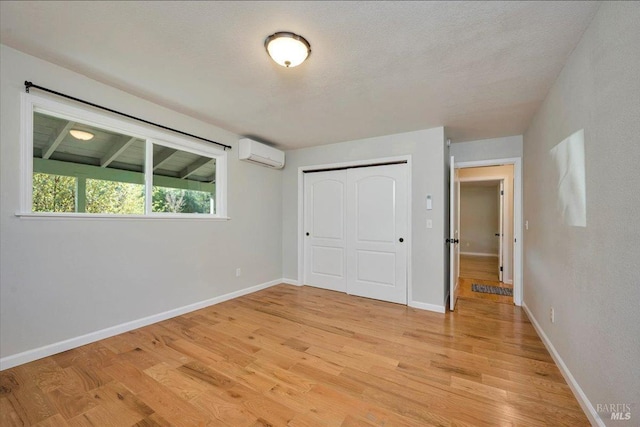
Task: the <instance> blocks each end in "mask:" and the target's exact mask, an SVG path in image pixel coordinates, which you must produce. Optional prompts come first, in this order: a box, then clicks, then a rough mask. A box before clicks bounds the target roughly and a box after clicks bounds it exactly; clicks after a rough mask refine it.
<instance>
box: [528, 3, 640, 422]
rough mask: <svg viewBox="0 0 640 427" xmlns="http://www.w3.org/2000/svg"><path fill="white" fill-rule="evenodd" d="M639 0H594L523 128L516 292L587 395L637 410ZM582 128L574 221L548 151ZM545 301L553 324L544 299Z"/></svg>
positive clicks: (639, 338) (639, 411)
mask: <svg viewBox="0 0 640 427" xmlns="http://www.w3.org/2000/svg"><path fill="white" fill-rule="evenodd" d="M639 22H640V3H638V2H603V3H602V5H601V6H600V9H599V10H598V13H597V14H596V16H595V17H594V19H593V21H592V22H591V24H590V25H589V27H588V28H587V30H586V31H585V33H584V36H583V37H582V39H581V41H580V43H579V44H578V46H577V47H576V48H575V50H574V51H573V53H572V54H571V56H570V57H569V60H568V62H567V64H566V65H565V67H564V69H563V71H562V72H561V74H560V75H559V76H558V79H557V80H556V82H555V84H554V85H553V87H552V88H551V90H550V91H549V94H548V95H547V97H546V99H545V101H544V103H543V105H542V107H541V108H540V110H539V111H538V112H537V113H536V115H535V117H534V119H533V121H532V123H531V125H530V127H529V129H528V130H527V131H526V133H525V134H524V198H525V199H524V202H525V205H524V216H525V220H528V221H529V230H528V231H525V235H524V251H525V256H524V260H525V263H524V301H525V304H526V306H527V307H528V308H529V310H530V311H531V313H532V314H533V316H534V317H535V319H537V321H538V323H539V324H540V326H541V328H542V330H543V332H544V334H545V335H546V336H547V337H548V338H549V340H550V342H551V343H552V345H553V346H554V347H555V349H556V350H557V352H558V354H559V356H560V357H561V358H562V360H563V361H564V363H565V364H566V366H567V367H568V369H569V371H570V372H571V374H572V375H573V377H574V378H575V380H576V381H577V383H578V384H579V386H580V387H581V388H582V390H583V391H584V393H585V394H586V396H587V398H588V399H589V400H590V402H591V404H592V405H593V406H594V407H595V408H596V410H597V404H603V403H621V404H630V405H633V406H632V411H631V412H632V415H631V416H632V419H631V421H626V422H624V421H621V422H615V421H610V420H609V418H610V417H609V415H608V414H602V415H603V416H602V418H603V419H604V420H605V422H606V424H607V425H621V426H622V425H631V424H633V425H637V424H638V419H640V368H639V365H638V361H640V326H639V325H640V310H639V307H640V267H639V266H640V264H639V261H640V244H639V242H640V226H638V221H637V220H638V218H640V174H639V173H638V162H639V161H640V50H639V49H640V25H638V23H639ZM580 129H584V138H585V153H586V214H587V218H586V227H579V226H569V225H566V224H564V223H563V221H562V215H561V212H560V211H559V210H558V206H559V205H558V181H557V178H556V176H557V174H556V170H555V164H554V162H553V160H552V157H551V154H550V150H551V149H552V148H553V147H555V146H556V145H557V144H558V143H560V142H561V141H562V140H563V139H565V138H566V137H568V136H569V135H571V134H573V133H574V132H576V131H579V130H580ZM550 307H554V308H555V316H556V321H555V323H551V322H550V320H549V315H548V313H549V309H550Z"/></svg>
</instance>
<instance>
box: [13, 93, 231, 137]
mask: <svg viewBox="0 0 640 427" xmlns="http://www.w3.org/2000/svg"><path fill="white" fill-rule="evenodd" d="M24 88H25V91H26V92H27V93H29V89H30V88H36V89H40V90H42V91H45V92H49V93H52V94H54V95H58V96H61V97H63V98H67V99H70V100H72V101H76V102H80V103H82V104H86V105H90V106H92V107H95V108H99V109H101V110H105V111H108V112H110V113H113V114H118V115H120V116H123V117H127V118H129V119H133V120H137V121H139V122H142V123H146V124H148V125H152V126H156V127H159V128H161V129H165V130H170V131H171V132H175V133H179V134H180V135H185V136H188V137H191V138H195V139H199V140H201V141H206V142H210V143H211V144H216V145H219V146H221V147H223V148H224V149H225V150H226V149H227V148H228V149H231V148H232V147H231V146H230V145H226V144H223V143H221V142H216V141H213V140H211V139H206V138H202V137H199V136H196V135H192V134H190V133H187V132H182V131H180V130H177V129H173V128H170V127H168V126H164V125H161V124H158V123H154V122H150V121H149V120H145V119H141V118H140V117H136V116H132V115H130V114H126V113H122V112H120V111H116V110H112V109H111V108H107V107H103V106H102V105H98V104H94V103H93V102H89V101H85V100H82V99H79V98H76V97H74V96H70V95H65V94H64V93H60V92H56V91H55V90H51V89H47V88H46V87H42V86H38V85H36V84H33V83H31V82H29V81H26V80H25V82H24Z"/></svg>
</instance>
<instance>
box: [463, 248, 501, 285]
mask: <svg viewBox="0 0 640 427" xmlns="http://www.w3.org/2000/svg"><path fill="white" fill-rule="evenodd" d="M498 267H500V266H499V265H498V258H497V257H492V256H478V255H462V254H461V255H460V277H464V278H466V279H483V280H493V281H498V280H499V277H498Z"/></svg>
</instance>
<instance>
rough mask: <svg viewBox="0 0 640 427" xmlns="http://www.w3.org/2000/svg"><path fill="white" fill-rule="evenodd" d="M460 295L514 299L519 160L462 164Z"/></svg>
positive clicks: (460, 172)
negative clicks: (515, 208)
mask: <svg viewBox="0 0 640 427" xmlns="http://www.w3.org/2000/svg"><path fill="white" fill-rule="evenodd" d="M458 175H459V180H460V196H459V206H460V214H459V216H460V223H459V224H460V225H459V248H460V270H459V271H460V273H459V287H460V291H459V296H460V297H462V298H473V299H485V300H491V301H496V302H502V303H509V304H513V303H514V297H513V294H514V289H513V282H514V280H513V276H514V243H513V242H514V166H513V165H512V164H508V165H499V166H484V167H469V168H462V169H459V173H458Z"/></svg>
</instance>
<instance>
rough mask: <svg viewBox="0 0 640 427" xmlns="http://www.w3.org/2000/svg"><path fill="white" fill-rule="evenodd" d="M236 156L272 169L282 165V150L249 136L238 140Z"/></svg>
mask: <svg viewBox="0 0 640 427" xmlns="http://www.w3.org/2000/svg"><path fill="white" fill-rule="evenodd" d="M238 158H239V159H240V160H244V161H247V162H251V163H255V164H258V165H262V166H267V167H269V168H274V169H282V168H283V167H284V151H280V150H277V149H275V148H273V147H269V146H268V145H265V144H261V143H259V142H257V141H254V140H252V139H249V138H243V139H241V140H240V149H239V150H238Z"/></svg>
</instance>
